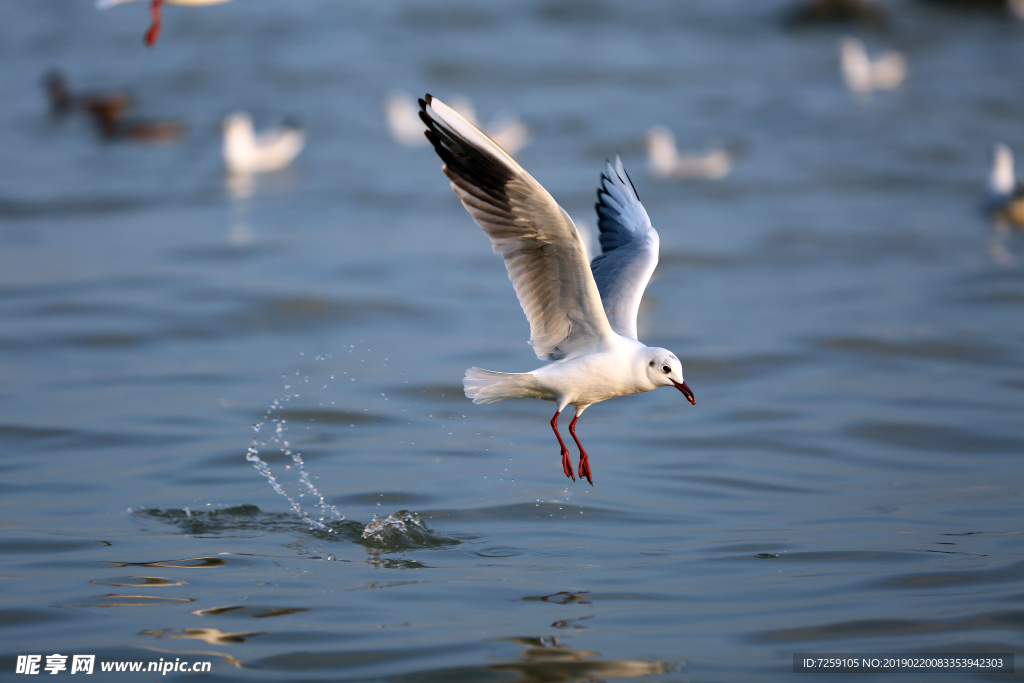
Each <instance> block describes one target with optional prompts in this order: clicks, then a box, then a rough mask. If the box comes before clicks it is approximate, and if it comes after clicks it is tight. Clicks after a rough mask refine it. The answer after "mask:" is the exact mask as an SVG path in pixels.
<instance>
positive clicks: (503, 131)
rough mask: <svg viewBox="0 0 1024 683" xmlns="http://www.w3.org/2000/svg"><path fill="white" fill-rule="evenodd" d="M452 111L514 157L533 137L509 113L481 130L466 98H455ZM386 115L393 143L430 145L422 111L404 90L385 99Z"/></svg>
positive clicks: (494, 119)
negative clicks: (425, 133) (421, 115)
mask: <svg viewBox="0 0 1024 683" xmlns="http://www.w3.org/2000/svg"><path fill="white" fill-rule="evenodd" d="M450 108H451V109H454V110H455V111H457V112H458V113H459V115H460V116H462V118H464V119H466V120H467V121H469V122H470V123H472V124H473V125H474V126H477V127H479V128H482V129H483V131H484V133H486V134H487V136H488V137H489V138H491V139H492V140H494V141H495V142H496V143H498V146H499V147H501V148H502V149H504V150H505V151H506V152H508V153H509V154H515V153H516V152H518V151H519V150H521V149H522V148H523V147H526V145H527V144H529V142H530V138H531V137H532V134H531V133H530V129H529V127H528V126H527V125H526V124H525V123H523V122H522V121H520V120H519V119H517V118H516V117H514V116H512V115H511V114H508V113H499V114H498V115H497V116H495V117H494V118H493V119H491V122H490V123H488V124H487V125H486V126H481V125H480V122H479V119H478V118H477V115H476V107H474V106H473V103H472V102H471V101H470V100H469V98H467V97H459V98H453V99H452V100H451V105H450ZM384 113H385V115H386V116H387V120H388V131H389V132H390V133H391V139H392V140H394V141H395V142H397V143H398V144H400V145H404V146H406V147H419V146H422V145H426V144H427V140H426V138H425V137H424V136H423V132H424V131H425V130H426V127H425V126H424V125H423V121H421V120H420V110H419V107H418V106H416V100H414V99H413V98H412V96H411V95H410V94H409V93H407V92H404V91H401V90H396V91H394V92H392V93H390V94H389V95H388V96H387V97H386V98H384Z"/></svg>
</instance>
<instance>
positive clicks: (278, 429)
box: [245, 385, 345, 534]
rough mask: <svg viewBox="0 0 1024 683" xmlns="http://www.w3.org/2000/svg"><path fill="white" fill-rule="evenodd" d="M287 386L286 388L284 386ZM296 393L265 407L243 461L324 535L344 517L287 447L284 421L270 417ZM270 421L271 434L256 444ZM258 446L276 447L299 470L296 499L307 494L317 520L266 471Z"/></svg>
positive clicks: (295, 395)
mask: <svg viewBox="0 0 1024 683" xmlns="http://www.w3.org/2000/svg"><path fill="white" fill-rule="evenodd" d="M286 386H287V385H286ZM297 396H298V394H292V393H288V394H285V396H284V398H275V399H274V400H273V402H272V403H271V404H270V407H269V408H267V412H266V413H264V415H263V419H262V420H261V421H260V422H257V423H256V424H254V425H253V426H252V427H253V431H254V432H255V434H253V437H252V443H251V444H250V445H249V449H248V451H247V452H246V455H245V459H246V460H248V461H249V462H251V463H252V465H253V467H255V468H256V471H258V472H259V473H260V474H262V475H263V476H264V477H266V479H267V483H269V484H270V486H271V487H272V488H273V489H274V491H275V492H277V493H279V494H280V495H282V496H284V497H285V499H287V501H288V504H289V506H290V507H291V510H292V512H294V513H295V514H297V515H298V516H299V517H301V518H302V520H303V521H305V522H306V523H307V524H309V527H310V528H311V529H316V530H318V531H325V532H327V533H332V534H333V533H335V530H334V528H333V527H332V526H331V525H332V524H336V523H337V522H343V521H345V515H343V514H341V512H339V511H338V509H337V508H336V507H335V506H334V505H331V504H330V503H328V502H327V499H326V498H324V496H323V494H321V493H320V491H318V490H317V488H316V486H315V485H314V484H313V481H312V480H311V479H310V477H309V472H308V471H307V470H306V463H305V462H304V461H303V459H302V454H301V453H299V452H298V451H295V450H292V447H291V444H290V443H289V442H288V439H287V438H286V434H285V432H286V431H287V426H286V425H287V422H288V421H287V420H285V419H281V418H277V417H274V413H275V412H276V411H278V410H280V409H281V407H282V406H284V404H285V403H287V402H288V401H290V400H292V399H293V398H296V397H297ZM268 421H269V422H271V423H272V424H273V425H274V432H273V435H272V436H270V438H269V439H267V441H265V442H262V443H261V442H260V430H261V429H262V428H263V425H264V424H265V423H266V422H268ZM262 445H276V446H277V449H278V450H279V451H280V452H281V453H284V454H285V455H287V456H288V457H290V458H291V460H292V462H293V463H295V465H296V466H298V468H299V485H300V487H301V490H300V493H299V498H303V497H305V496H306V495H307V494H308V495H311V496H312V497H313V498H315V499H316V501H317V503H316V504H317V507H318V508H319V518H318V519H314V517H313V515H311V514H309V513H308V512H307V511H306V510H304V509H303V507H302V505H300V504H299V502H298V501H297V500H295V498H293V497H292V496H291V495H290V494H289V493H288V492H287V491H285V490H284V487H283V486H282V485H281V483H280V482H279V481H278V480H277V477H275V476H274V474H273V472H271V471H270V466H269V465H268V464H267V463H266V462H264V461H263V460H262V459H261V458H260V455H259V453H260V451H259V448H260V446H262Z"/></svg>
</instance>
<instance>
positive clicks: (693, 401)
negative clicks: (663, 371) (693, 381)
mask: <svg viewBox="0 0 1024 683" xmlns="http://www.w3.org/2000/svg"><path fill="white" fill-rule="evenodd" d="M669 380H670V381H671V382H672V384H675V385H676V389H678V390H679V391H681V392H683V396H685V397H686V398H687V400H689V401H690V403H691V404H693V405H697V399H695V398H694V397H693V392H692V391H690V387H688V386H686V382H677V381H675V380H674V379H672V378H671V377H669Z"/></svg>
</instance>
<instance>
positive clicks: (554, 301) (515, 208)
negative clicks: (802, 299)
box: [420, 95, 696, 485]
mask: <svg viewBox="0 0 1024 683" xmlns="http://www.w3.org/2000/svg"><path fill="white" fill-rule="evenodd" d="M420 109H421V114H420V116H421V118H422V120H423V122H424V123H425V124H426V125H427V128H428V130H427V138H428V139H429V140H430V142H431V144H433V146H434V150H435V151H436V152H437V154H438V156H440V157H441V160H442V161H443V162H444V173H445V175H447V176H448V178H449V179H450V180H451V184H452V189H453V190H454V191H455V194H456V195H457V196H458V197H459V199H461V200H462V205H463V206H464V207H466V210H467V211H469V213H470V215H471V216H472V217H473V220H474V221H476V223H477V225H479V226H480V227H481V228H483V230H484V232H485V233H486V234H487V236H488V237H490V238H491V243H492V245H493V247H494V251H495V252H497V253H499V254H501V256H502V257H503V258H504V259H505V267H506V268H507V269H508V274H509V278H510V279H511V280H512V285H513V287H515V290H516V295H517V296H518V297H519V303H520V304H521V305H522V307H523V311H524V312H525V313H526V317H527V319H528V320H529V321H530V336H531V339H530V344H531V345H532V346H533V350H534V352H535V353H536V354H537V357H538V358H541V359H543V360H550V361H552V362H551V363H550V364H548V365H545V366H543V367H540V368H538V369H536V370H534V371H533V372H526V373H504V372H493V371H491V370H484V369H482V368H475V367H474V368H470V369H469V370H467V371H466V377H465V379H463V385H464V387H465V390H466V396H468V397H469V398H471V399H473V403H491V402H493V401H500V400H502V399H506V398H539V399H543V400H546V401H554V402H555V403H556V404H557V406H558V409H557V410H556V412H555V416H554V417H553V418H551V428H552V429H553V430H554V432H555V436H556V437H557V438H558V445H559V446H560V447H561V450H562V469H563V470H564V471H565V475H566V476H567V477H569V478H570V479H572V480H574V481H575V477H574V476H573V470H572V464H571V463H570V461H569V450H568V449H567V448H566V446H565V442H564V441H562V436H561V434H559V432H558V416H559V415H560V414H561V413H562V411H563V410H564V409H565V407H566V406H568V405H570V404H571V405H573V406H575V409H576V415H575V417H573V420H572V423H571V424H570V425H569V433H570V434H571V435H572V438H573V440H574V441H575V442H576V446H577V447H578V448H579V450H580V461H579V475H580V478H581V479H582V478H584V477H585V478H586V479H587V480H588V481H589V482H590V483H591V485H593V483H594V480H593V477H592V476H591V472H590V463H589V460H588V458H587V452H586V450H584V448H583V446H582V444H580V440H579V439H578V438H577V437H576V421H577V420H578V419H579V418H580V415H582V414H583V411H584V410H586V409H587V407H588V406H590V405H593V404H594V403H597V402H598V401H604V400H606V399H609V398H615V397H616V396H624V395H626V394H636V393H640V392H644V391H651V390H652V389H657V388H658V387H671V386H674V387H676V388H677V389H679V391H681V392H683V395H685V396H686V398H687V399H689V401H690V403H693V404H696V399H694V397H693V392H692V391H690V387H688V386H687V385H686V382H685V381H683V368H682V365H681V364H680V363H679V359H678V358H676V356H675V355H674V354H673V353H672V352H670V351H668V350H666V349H660V348H650V347H647V346H645V345H643V344H642V343H640V342H639V341H638V340H637V338H636V314H637V309H638V308H639V306H640V299H641V297H642V296H643V293H644V288H645V287H646V286H647V282H648V281H649V280H650V278H651V274H652V273H653V272H654V267H655V266H656V265H657V263H658V245H659V239H658V233H657V232H655V230H654V228H653V227H652V226H651V221H650V218H648V216H647V211H646V210H644V207H643V205H642V204H641V203H640V200H639V199H638V198H637V195H636V190H635V189H634V188H633V183H632V182H631V181H630V179H629V176H628V175H626V171H625V170H624V169H623V168H622V161H621V160H620V159H619V158H618V157H616V158H615V163H614V164H612V163H610V162H608V163H606V164H605V170H604V173H603V174H602V175H601V184H600V186H599V188H598V191H597V194H598V203H597V205H596V208H597V215H598V227H599V228H600V230H601V248H602V253H601V254H600V255H599V256H597V257H596V258H595V259H594V260H593V261H592V262H591V263H589V264H588V263H587V261H586V257H585V256H584V248H583V243H582V241H581V239H580V235H579V233H578V232H577V230H576V227H575V226H574V225H573V222H572V220H571V219H570V218H569V215H568V214H566V212H565V211H564V210H563V209H562V207H560V206H559V205H558V204H557V203H555V200H554V199H553V198H552V197H551V195H550V194H548V192H547V190H545V189H544V188H543V187H541V185H540V183H538V182H537V181H536V180H534V179H533V177H532V176H530V174H528V173H527V172H526V171H525V170H523V167H522V166H520V165H519V164H518V163H516V161H515V160H514V159H513V158H512V157H511V156H510V155H509V154H508V153H506V152H505V151H504V150H503V149H501V147H499V146H498V145H496V144H494V141H493V140H491V139H490V138H488V137H487V136H486V135H484V134H483V133H482V132H481V131H480V130H479V129H478V128H477V127H476V126H474V125H473V124H472V123H470V122H469V121H467V120H466V119H465V118H463V117H462V116H460V115H459V114H458V113H457V112H456V111H454V110H453V109H452V108H451V107H448V106H447V105H445V104H444V103H443V102H441V101H440V100H438V99H437V98H435V97H431V96H430V95H427V96H426V99H425V100H420Z"/></svg>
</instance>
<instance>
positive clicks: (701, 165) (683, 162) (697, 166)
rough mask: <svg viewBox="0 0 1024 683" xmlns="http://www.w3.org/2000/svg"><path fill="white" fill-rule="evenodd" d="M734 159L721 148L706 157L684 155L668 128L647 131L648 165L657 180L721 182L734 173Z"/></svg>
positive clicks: (710, 152)
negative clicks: (698, 179)
mask: <svg viewBox="0 0 1024 683" xmlns="http://www.w3.org/2000/svg"><path fill="white" fill-rule="evenodd" d="M732 164H733V157H732V155H731V154H730V153H729V152H728V150H725V149H722V148H718V149H712V150H708V151H707V152H704V153H703V154H693V153H691V154H680V153H679V150H677V149H676V138H675V136H674V135H672V131H670V130H669V129H668V128H666V127H665V126H654V127H653V128H651V129H650V130H648V131H647V165H648V166H649V167H650V169H651V174H652V175H654V177H655V178H674V179H683V178H705V179H707V180H721V179H722V178H724V177H725V176H727V175H729V171H731V170H732Z"/></svg>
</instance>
